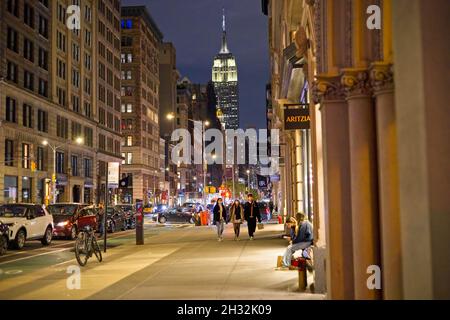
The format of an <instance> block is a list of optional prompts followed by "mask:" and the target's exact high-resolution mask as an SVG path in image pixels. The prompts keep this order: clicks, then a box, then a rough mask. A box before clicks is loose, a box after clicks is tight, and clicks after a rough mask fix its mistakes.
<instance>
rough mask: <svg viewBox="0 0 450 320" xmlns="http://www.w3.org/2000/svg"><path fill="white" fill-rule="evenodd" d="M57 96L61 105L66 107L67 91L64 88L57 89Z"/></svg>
mask: <svg viewBox="0 0 450 320" xmlns="http://www.w3.org/2000/svg"><path fill="white" fill-rule="evenodd" d="M56 95H57V96H58V103H59V105H61V106H63V107H65V106H66V91H65V90H64V89H62V88H57V90H56Z"/></svg>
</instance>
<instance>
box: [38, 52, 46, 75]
mask: <svg viewBox="0 0 450 320" xmlns="http://www.w3.org/2000/svg"><path fill="white" fill-rule="evenodd" d="M38 63H39V67H41V68H42V69H44V70H48V52H47V51H46V50H45V49H43V48H39V61H38Z"/></svg>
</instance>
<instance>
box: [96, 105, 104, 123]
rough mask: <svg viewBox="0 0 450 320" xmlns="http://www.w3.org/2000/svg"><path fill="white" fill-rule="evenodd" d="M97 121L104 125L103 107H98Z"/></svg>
mask: <svg viewBox="0 0 450 320" xmlns="http://www.w3.org/2000/svg"><path fill="white" fill-rule="evenodd" d="M98 122H99V123H100V124H101V125H105V109H103V108H99V109H98Z"/></svg>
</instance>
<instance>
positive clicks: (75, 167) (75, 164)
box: [70, 155, 78, 177]
mask: <svg viewBox="0 0 450 320" xmlns="http://www.w3.org/2000/svg"><path fill="white" fill-rule="evenodd" d="M70 165H71V167H72V169H71V170H72V176H74V177H78V157H77V156H74V155H72V156H71V157H70Z"/></svg>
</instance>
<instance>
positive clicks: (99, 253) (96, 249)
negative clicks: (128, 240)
mask: <svg viewBox="0 0 450 320" xmlns="http://www.w3.org/2000/svg"><path fill="white" fill-rule="evenodd" d="M92 250H94V254H95V256H96V257H97V260H98V262H102V260H103V257H102V251H101V250H100V247H99V245H98V242H97V239H95V236H93V237H92Z"/></svg>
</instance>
